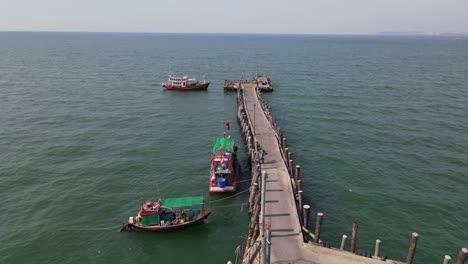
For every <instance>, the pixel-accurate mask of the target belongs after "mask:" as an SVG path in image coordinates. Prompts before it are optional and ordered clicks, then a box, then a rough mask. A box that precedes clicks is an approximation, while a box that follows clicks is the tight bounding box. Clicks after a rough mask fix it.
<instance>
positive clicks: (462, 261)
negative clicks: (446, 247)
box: [457, 248, 468, 264]
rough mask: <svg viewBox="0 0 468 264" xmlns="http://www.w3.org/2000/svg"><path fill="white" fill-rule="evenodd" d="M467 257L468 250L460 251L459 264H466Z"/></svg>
mask: <svg viewBox="0 0 468 264" xmlns="http://www.w3.org/2000/svg"><path fill="white" fill-rule="evenodd" d="M467 256H468V248H462V249H460V252H459V253H458V258H457V264H465V261H466V259H467Z"/></svg>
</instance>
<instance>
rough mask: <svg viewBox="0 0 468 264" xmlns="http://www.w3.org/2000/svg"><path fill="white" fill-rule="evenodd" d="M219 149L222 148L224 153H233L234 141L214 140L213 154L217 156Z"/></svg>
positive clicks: (225, 139)
mask: <svg viewBox="0 0 468 264" xmlns="http://www.w3.org/2000/svg"><path fill="white" fill-rule="evenodd" d="M221 147H223V148H224V150H225V151H226V152H231V153H232V152H234V139H233V138H216V139H215V142H214V147H213V154H218V151H219V149H220V148H221Z"/></svg>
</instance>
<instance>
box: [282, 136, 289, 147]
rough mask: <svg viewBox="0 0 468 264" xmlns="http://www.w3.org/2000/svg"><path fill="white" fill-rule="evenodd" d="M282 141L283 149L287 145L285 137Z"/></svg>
mask: <svg viewBox="0 0 468 264" xmlns="http://www.w3.org/2000/svg"><path fill="white" fill-rule="evenodd" d="M282 143H283V149H285V148H287V147H288V146H287V144H286V138H285V137H284V138H283V142H282Z"/></svg>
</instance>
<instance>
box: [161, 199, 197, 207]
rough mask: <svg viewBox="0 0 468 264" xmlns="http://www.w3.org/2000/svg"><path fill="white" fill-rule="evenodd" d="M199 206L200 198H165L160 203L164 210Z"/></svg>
mask: <svg viewBox="0 0 468 264" xmlns="http://www.w3.org/2000/svg"><path fill="white" fill-rule="evenodd" d="M201 204H203V197H202V196H194V197H181V198H166V199H164V200H163V201H162V207H165V208H178V207H189V206H195V205H201Z"/></svg>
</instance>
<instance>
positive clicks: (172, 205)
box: [120, 196, 211, 232]
mask: <svg viewBox="0 0 468 264" xmlns="http://www.w3.org/2000/svg"><path fill="white" fill-rule="evenodd" d="M198 207H201V208H198ZM210 214H211V210H210V209H206V208H204V201H203V197H198V196H197V197H182V198H167V199H164V200H161V199H159V200H158V201H157V202H151V201H142V203H141V208H140V211H139V212H138V215H137V216H135V217H132V216H131V217H129V218H128V220H126V221H125V222H124V223H123V225H122V228H121V229H120V231H133V230H135V231H150V232H171V231H176V230H179V229H183V228H186V227H189V226H193V225H196V224H201V223H203V222H204V221H205V220H206V219H207V218H208V216H209V215H210Z"/></svg>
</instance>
